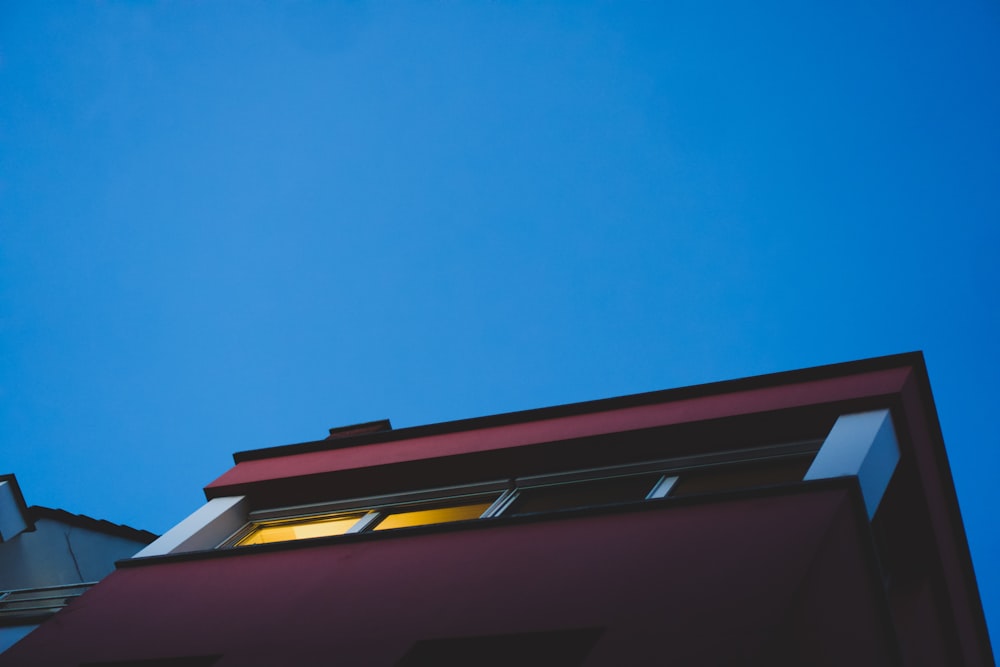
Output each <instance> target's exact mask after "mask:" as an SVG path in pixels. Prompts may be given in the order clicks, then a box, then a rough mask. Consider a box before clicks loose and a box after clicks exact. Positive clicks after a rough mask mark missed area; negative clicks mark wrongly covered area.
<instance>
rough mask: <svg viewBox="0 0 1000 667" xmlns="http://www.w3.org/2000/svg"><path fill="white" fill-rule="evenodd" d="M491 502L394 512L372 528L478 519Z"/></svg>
mask: <svg viewBox="0 0 1000 667" xmlns="http://www.w3.org/2000/svg"><path fill="white" fill-rule="evenodd" d="M492 504H493V502H492V501H491V502H488V503H476V504H474V505H454V506H449V507H436V508H433V509H417V510H407V511H400V512H394V513H391V514H389V515H388V516H387V517H385V518H384V519H382V520H381V521H379V522H378V524H376V526H375V528H374V530H389V529H392V528H409V527H410V526H426V525H428V524H432V523H451V522H452V521H467V520H469V519H478V518H479V517H481V516H482V515H483V513H484V512H485V511H486V510H488V509H489V508H490V505H492Z"/></svg>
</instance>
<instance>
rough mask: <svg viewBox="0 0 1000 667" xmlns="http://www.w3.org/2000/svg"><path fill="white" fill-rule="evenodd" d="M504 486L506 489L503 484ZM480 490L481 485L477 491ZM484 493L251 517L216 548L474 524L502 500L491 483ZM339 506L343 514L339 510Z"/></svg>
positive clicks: (414, 495)
mask: <svg viewBox="0 0 1000 667" xmlns="http://www.w3.org/2000/svg"><path fill="white" fill-rule="evenodd" d="M503 484H504V485H506V484H507V482H503ZM482 486H483V485H480V486H479V487H478V488H477V490H480V489H481V488H482ZM489 488H492V489H494V490H491V491H489V492H479V493H459V494H456V495H455V496H453V497H450V498H441V497H440V496H437V497H434V494H433V490H432V491H429V492H428V491H425V492H417V493H410V494H404V495H400V496H396V497H380V498H374V499H368V500H369V501H377V502H369V503H365V502H364V499H361V500H356V501H353V502H352V501H344V502H340V503H332V504H328V505H325V506H309V507H297V508H287V509H284V510H264V511H260V512H253V513H251V515H250V522H249V523H247V524H246V525H245V526H243V528H241V529H240V530H239V531H237V532H236V533H235V534H234V535H233V536H231V537H230V538H229V539H228V540H226V541H225V542H224V543H223V544H222V545H221V546H222V547H234V546H238V547H242V546H250V545H254V544H270V543H273V542H291V541H296V540H308V539H314V538H318V537H330V536H334V535H347V534H349V533H361V532H369V531H372V530H378V531H382V530H394V529H397V528H410V527H413V526H428V525H432V524H439V523H453V522H455V521H467V520H470V519H478V518H480V517H481V516H483V514H484V513H486V512H487V510H489V509H490V508H491V507H493V505H494V504H495V503H496V501H497V499H498V498H499V497H500V496H501V495H502V491H501V488H500V487H499V486H498V485H497V484H495V483H494V484H491V485H489ZM462 489H463V487H456V490H462ZM438 491H440V490H438ZM425 498H426V499H425ZM390 501H391V502H390ZM352 505H353V506H352ZM365 505H367V506H365ZM332 506H336V508H337V510H338V511H332V512H331V511H325V512H320V511H318V510H320V509H333V507H332ZM341 506H343V510H341V509H340V507H341Z"/></svg>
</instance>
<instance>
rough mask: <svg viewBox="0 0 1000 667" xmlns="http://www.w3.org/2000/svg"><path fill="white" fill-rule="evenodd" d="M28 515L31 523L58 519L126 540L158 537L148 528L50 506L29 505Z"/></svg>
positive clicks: (144, 540) (135, 540)
mask: <svg viewBox="0 0 1000 667" xmlns="http://www.w3.org/2000/svg"><path fill="white" fill-rule="evenodd" d="M28 516H29V517H30V518H31V522H32V523H34V522H35V521H38V520H39V519H49V520H50V521H58V522H60V523H65V524H68V525H71V526H77V527H79V528H85V529H87V530H93V531H95V532H99V533H104V534H105V535H113V536H115V537H121V538H124V539H126V540H132V541H134V542H140V543H142V544H149V543H150V542H152V541H153V540H155V539H156V538H157V537H159V535H157V534H156V533H151V532H149V531H148V530H141V529H139V528H132V527H131V526H126V525H123V524H119V523H111V522H110V521H105V520H104V519H95V518H93V517H89V516H86V515H84V514H73V513H72V512H67V511H66V510H61V509H54V508H51V507H40V506H39V505H32V506H31V507H29V508H28Z"/></svg>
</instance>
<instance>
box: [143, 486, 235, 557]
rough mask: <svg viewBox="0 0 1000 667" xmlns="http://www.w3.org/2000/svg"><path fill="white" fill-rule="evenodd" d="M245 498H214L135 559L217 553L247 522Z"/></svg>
mask: <svg viewBox="0 0 1000 667" xmlns="http://www.w3.org/2000/svg"><path fill="white" fill-rule="evenodd" d="M247 507H248V503H247V499H246V496H227V497H224V498H212V499H211V500H209V501H208V502H207V503H205V504H204V505H202V506H201V507H199V508H198V509H197V510H195V511H194V513H192V514H191V516H189V517H188V518H186V519H184V520H183V521H181V522H180V523H179V524H177V525H176V526H174V527H173V528H171V529H170V530H168V531H167V532H166V533H164V534H163V535H162V536H161V537H160V538H159V539H157V540H156V541H155V542H153V543H152V544H150V545H149V546H147V547H146V548H145V549H143V550H142V551H140V552H139V553H137V554H136V555H135V556H133V558H145V557H146V556H163V555H164V554H172V553H178V552H181V551H200V550H202V549H214V548H215V547H217V546H219V544H220V543H221V542H222V541H223V540H225V539H226V538H228V537H229V536H231V535H232V534H233V533H235V532H236V531H237V530H239V529H240V528H242V527H243V525H244V524H245V523H246V522H247Z"/></svg>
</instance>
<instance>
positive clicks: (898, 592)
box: [0, 354, 993, 667]
mask: <svg viewBox="0 0 1000 667" xmlns="http://www.w3.org/2000/svg"><path fill="white" fill-rule="evenodd" d="M235 460H236V465H235V466H234V467H233V468H231V469H230V470H229V471H227V472H226V473H224V474H223V475H222V476H221V477H219V478H218V479H217V480H215V481H214V482H212V483H211V484H209V485H208V486H207V487H206V488H205V493H206V496H207V498H208V502H207V503H206V504H205V505H204V506H203V507H202V508H201V509H199V510H198V511H197V512H195V513H194V514H193V515H192V516H190V517H188V518H187V519H185V520H184V521H183V522H181V523H180V524H179V525H178V526H176V527H175V528H174V529H172V530H171V531H169V532H168V533H167V534H165V535H164V536H163V537H161V538H160V539H159V540H157V541H156V542H154V543H153V544H151V545H150V546H149V547H147V548H146V549H144V550H143V551H142V552H140V553H139V554H137V556H136V557H134V558H132V559H129V560H125V561H121V562H119V563H118V569H117V570H116V571H115V572H114V573H112V574H111V575H110V576H109V577H107V578H106V579H105V580H103V581H102V582H101V583H100V584H98V585H97V586H95V587H94V588H93V589H91V590H90V591H88V592H87V593H85V594H84V595H83V596H82V597H80V598H79V599H77V600H75V601H74V602H73V603H72V604H71V605H70V606H69V607H68V608H67V609H66V610H64V611H63V612H60V614H58V615H57V616H56V617H54V618H53V619H52V620H51V621H49V622H48V623H46V624H45V625H43V626H42V627H40V628H39V629H38V630H36V631H35V632H33V633H32V634H30V635H28V637H26V638H25V639H24V640H22V641H21V642H20V643H18V644H16V645H15V646H14V647H13V648H11V649H10V650H9V651H8V652H7V653H4V654H3V655H0V666H6V665H39V666H43V665H52V666H55V665H59V666H64V665H65V666H68V665H89V666H91V667H95V666H98V665H103V666H109V665H185V666H194V665H216V666H218V667H234V666H240V667H243V666H251V665H261V666H263V665H268V666H271V665H386V666H389V665H411V666H412V665H435V666H438V667H440V666H447V665H500V664H503V665H510V664H531V665H536V664H537V665H553V666H559V665H566V666H568V665H585V666H590V667H596V666H599V665H615V666H620V665H661V664H671V665H768V666H774V665H906V666H910V665H935V666H940V665H990V664H993V657H992V652H991V649H990V644H989V639H988V635H987V632H986V626H985V622H984V619H983V614H982V608H981V605H980V602H979V596H978V591H977V588H976V581H975V576H974V573H973V570H972V564H971V561H970V558H969V553H968V548H967V545H966V540H965V535H964V531H963V528H962V521H961V517H960V515H959V511H958V505H957V501H956V498H955V492H954V488H953V485H952V481H951V476H950V473H949V469H948V462H947V458H946V456H945V451H944V445H943V442H942V438H941V432H940V428H939V425H938V421H937V417H936V413H935V408H934V404H933V400H932V397H931V391H930V386H929V383H928V379H927V374H926V370H925V367H924V363H923V359H922V357H921V356H920V355H919V354H907V355H898V356H892V357H883V358H878V359H871V360H866V361H860V362H854V363H847V364H840V365H835V366H825V367H820V368H812V369H806V370H800V371H793V372H789V373H780V374H776V375H767V376H760V377H753V378H747V379H742V380H734V381H730V382H721V383H716V384H709V385H700V386H695V387H687V388H683V389H676V390H667V391H661V392H653V393H648V394H639V395H634V396H625V397H621V398H613V399H608V400H601V401H593V402H587V403H579V404H574V405H565V406H559V407H554V408H543V409H539V410H530V411H526V412H518V413H512V414H503V415H497V416H492V417H483V418H477V419H468V420H462V421H456V422H449V423H443V424H434V425H429V426H420V427H414V428H405V429H399V430H392V429H391V428H390V427H389V425H388V422H375V423H370V424H362V425H358V426H355V427H348V428H344V429H334V430H332V431H331V435H330V437H329V438H327V439H324V440H319V441H315V442H307V443H301V444H296V445H287V446H283V447H275V448H271V449H264V450H256V451H249V452H241V453H238V454H236V456H235Z"/></svg>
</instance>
